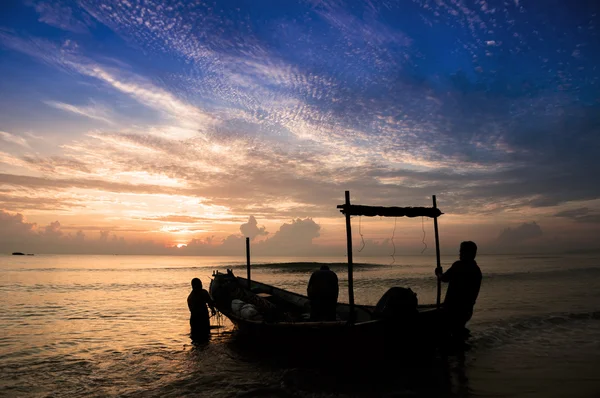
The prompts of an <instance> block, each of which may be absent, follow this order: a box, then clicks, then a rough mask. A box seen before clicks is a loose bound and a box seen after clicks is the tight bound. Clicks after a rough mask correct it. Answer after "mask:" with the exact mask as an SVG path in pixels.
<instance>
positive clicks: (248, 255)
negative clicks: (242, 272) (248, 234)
mask: <svg viewBox="0 0 600 398" xmlns="http://www.w3.org/2000/svg"><path fill="white" fill-rule="evenodd" d="M246 271H247V274H248V289H250V238H246Z"/></svg>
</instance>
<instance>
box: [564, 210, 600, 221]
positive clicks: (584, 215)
mask: <svg viewBox="0 0 600 398" xmlns="http://www.w3.org/2000/svg"><path fill="white" fill-rule="evenodd" d="M554 217H563V218H568V219H570V220H573V221H575V222H578V223H600V212H598V211H594V210H591V209H590V208H588V207H580V208H577V209H571V210H563V211H559V212H558V213H556V214H554Z"/></svg>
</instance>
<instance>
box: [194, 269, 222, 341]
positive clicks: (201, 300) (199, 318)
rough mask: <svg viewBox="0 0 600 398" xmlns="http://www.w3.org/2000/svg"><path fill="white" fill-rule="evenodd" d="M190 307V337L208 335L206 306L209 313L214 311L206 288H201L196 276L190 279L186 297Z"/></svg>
mask: <svg viewBox="0 0 600 398" xmlns="http://www.w3.org/2000/svg"><path fill="white" fill-rule="evenodd" d="M187 303H188V308H189V309H190V326H191V328H192V338H194V337H208V335H209V333H210V320H209V316H208V308H207V307H206V306H207V305H208V306H209V307H210V310H211V313H212V314H213V315H214V314H215V313H216V310H215V307H214V303H213V301H212V299H211V297H210V295H209V294H208V292H207V291H206V290H204V289H203V288H202V281H201V280H200V279H198V278H194V279H192V292H191V293H190V295H189V296H188V299H187Z"/></svg>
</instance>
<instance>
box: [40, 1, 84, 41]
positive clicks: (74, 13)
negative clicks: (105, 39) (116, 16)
mask: <svg viewBox="0 0 600 398" xmlns="http://www.w3.org/2000/svg"><path fill="white" fill-rule="evenodd" d="M30 5H31V6H33V7H34V8H35V11H36V12H37V13H38V14H39V16H40V17H39V21H40V22H43V23H46V24H48V25H50V26H54V27H56V28H59V29H62V30H66V31H69V32H73V33H89V27H93V26H94V23H93V21H92V19H91V18H90V16H89V14H87V13H86V12H85V11H83V10H81V9H79V8H72V7H69V6H67V5H64V3H63V2H61V1H52V2H46V1H37V2H31V3H30Z"/></svg>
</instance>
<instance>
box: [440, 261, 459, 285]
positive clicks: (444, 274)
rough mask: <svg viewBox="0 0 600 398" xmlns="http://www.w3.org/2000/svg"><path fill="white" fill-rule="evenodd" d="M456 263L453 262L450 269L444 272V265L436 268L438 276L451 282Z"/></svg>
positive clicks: (444, 280)
mask: <svg viewBox="0 0 600 398" xmlns="http://www.w3.org/2000/svg"><path fill="white" fill-rule="evenodd" d="M455 264H456V263H454V264H452V266H451V267H450V268H448V271H446V272H443V269H442V267H440V268H439V271H438V268H436V270H435V274H436V275H437V276H438V278H440V279H441V280H442V282H450V280H451V279H452V276H453V275H454V272H455V269H454V265H455Z"/></svg>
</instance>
